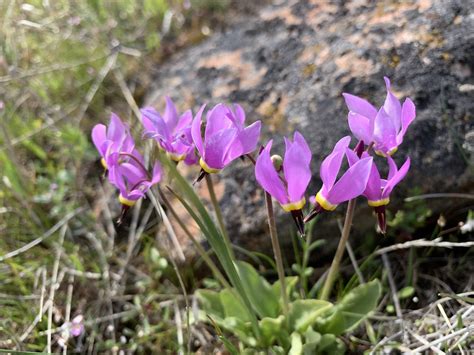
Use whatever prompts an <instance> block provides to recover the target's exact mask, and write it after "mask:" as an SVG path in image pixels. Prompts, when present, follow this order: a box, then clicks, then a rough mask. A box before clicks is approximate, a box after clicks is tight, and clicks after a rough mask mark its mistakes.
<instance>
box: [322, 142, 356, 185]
mask: <svg viewBox="0 0 474 355" xmlns="http://www.w3.org/2000/svg"><path fill="white" fill-rule="evenodd" d="M350 141H351V137H349V136H347V137H343V138H341V139H340V140H339V141H338V142H337V143H336V145H335V146H334V149H333V151H332V153H331V154H329V155H328V156H327V157H326V158H325V159H324V160H323V162H322V164H321V168H320V169H319V175H320V176H321V180H322V181H323V186H324V188H325V189H327V190H329V189H331V188H332V186H333V185H334V182H335V181H336V178H337V174H338V173H339V169H340V168H341V164H342V159H343V158H344V153H345V150H346V148H347V147H348V146H349V143H350Z"/></svg>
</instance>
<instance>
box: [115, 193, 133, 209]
mask: <svg viewBox="0 0 474 355" xmlns="http://www.w3.org/2000/svg"><path fill="white" fill-rule="evenodd" d="M119 201H120V203H121V204H122V205H125V206H128V207H132V206H133V205H135V202H136V201H132V200H129V199H127V198H125V197H123V196H122V194H120V195H119Z"/></svg>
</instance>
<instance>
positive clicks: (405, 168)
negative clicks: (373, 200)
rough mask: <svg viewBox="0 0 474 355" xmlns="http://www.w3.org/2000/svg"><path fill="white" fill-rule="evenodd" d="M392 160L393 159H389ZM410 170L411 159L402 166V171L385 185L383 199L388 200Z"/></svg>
mask: <svg viewBox="0 0 474 355" xmlns="http://www.w3.org/2000/svg"><path fill="white" fill-rule="evenodd" d="M388 159H392V158H390V157H389V158H388ZM409 169H410V158H407V160H406V161H405V163H403V165H402V166H401V168H400V170H398V171H397V172H396V173H395V174H394V175H393V176H392V177H391V178H390V179H388V181H387V184H386V185H385V187H384V189H383V191H382V198H387V197H388V196H390V193H391V192H392V190H393V188H394V187H395V186H396V185H397V184H398V183H399V182H400V181H402V180H403V178H404V177H405V176H406V174H407V173H408V170H409Z"/></svg>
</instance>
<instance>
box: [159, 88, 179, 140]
mask: <svg viewBox="0 0 474 355" xmlns="http://www.w3.org/2000/svg"><path fill="white" fill-rule="evenodd" d="M165 99H166V107H165V113H164V114H163V119H164V120H165V122H166V125H167V126H168V128H169V131H170V132H173V131H174V129H175V127H176V125H177V124H178V117H179V116H178V111H177V110H176V106H175V105H174V103H173V101H172V100H171V99H170V98H169V97H168V96H166V98H165Z"/></svg>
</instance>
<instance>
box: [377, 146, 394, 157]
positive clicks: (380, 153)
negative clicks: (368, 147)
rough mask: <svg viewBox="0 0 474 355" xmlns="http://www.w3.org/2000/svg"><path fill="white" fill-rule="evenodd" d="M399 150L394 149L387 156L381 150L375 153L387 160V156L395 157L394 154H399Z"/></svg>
mask: <svg viewBox="0 0 474 355" xmlns="http://www.w3.org/2000/svg"><path fill="white" fill-rule="evenodd" d="M397 150H398V147H395V148H392V149H390V150H389V151H388V152H387V154H385V153H384V152H382V151H381V150H376V151H375V154H377V155H378V156H381V157H384V158H386V157H387V155H389V156H392V155H394V154H395V153H396V152H397Z"/></svg>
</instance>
